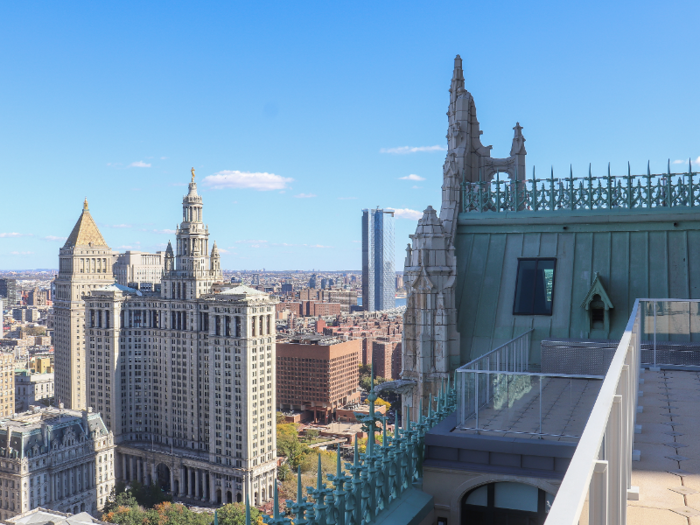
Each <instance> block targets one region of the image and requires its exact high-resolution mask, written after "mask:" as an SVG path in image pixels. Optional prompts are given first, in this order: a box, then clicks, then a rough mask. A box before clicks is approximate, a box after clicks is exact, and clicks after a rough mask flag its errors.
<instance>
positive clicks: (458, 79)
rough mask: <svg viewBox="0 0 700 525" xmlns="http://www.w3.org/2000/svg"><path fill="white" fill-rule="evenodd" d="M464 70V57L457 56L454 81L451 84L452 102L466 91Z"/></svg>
mask: <svg viewBox="0 0 700 525" xmlns="http://www.w3.org/2000/svg"><path fill="white" fill-rule="evenodd" d="M464 91H465V90H464V72H463V71H462V57H460V56H459V55H457V56H456V57H455V68H454V71H453V72H452V83H451V84H450V102H454V101H455V100H457V97H458V96H459V95H461V94H462V93H463V92H464Z"/></svg>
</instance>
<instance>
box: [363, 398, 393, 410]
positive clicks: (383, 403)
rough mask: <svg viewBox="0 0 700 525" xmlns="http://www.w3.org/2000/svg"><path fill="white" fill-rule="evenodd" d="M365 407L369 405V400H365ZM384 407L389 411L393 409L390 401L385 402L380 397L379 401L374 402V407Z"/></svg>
mask: <svg viewBox="0 0 700 525" xmlns="http://www.w3.org/2000/svg"><path fill="white" fill-rule="evenodd" d="M364 403H365V405H369V400H367V399H365V401H364ZM377 405H379V406H383V407H386V409H387V410H389V409H390V408H391V403H389V402H388V401H384V400H383V399H382V398H381V397H378V398H377V400H376V401H375V402H374V406H377Z"/></svg>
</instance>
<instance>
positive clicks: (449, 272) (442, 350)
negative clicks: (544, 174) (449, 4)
mask: <svg viewBox="0 0 700 525" xmlns="http://www.w3.org/2000/svg"><path fill="white" fill-rule="evenodd" d="M449 92H450V103H449V106H448V109H447V118H448V129H447V146H448V150H447V157H446V159H445V164H444V166H443V185H442V205H441V207H440V215H439V216H438V215H437V213H436V211H435V210H434V209H433V208H432V206H428V208H427V209H426V210H425V211H424V212H423V217H422V218H421V219H420V220H419V221H418V226H417V228H416V233H415V234H414V235H411V236H410V237H411V241H412V242H411V244H409V245H408V246H407V248H406V260H405V263H404V285H405V287H406V292H407V299H406V313H405V315H404V341H403V372H402V378H403V379H405V380H409V381H414V382H415V384H416V388H414V389H413V390H412V393H410V394H404V406H405V407H406V408H408V409H411V407H413V408H412V410H411V415H412V417H413V418H415V417H417V409H418V404H419V400H421V399H423V400H425V401H426V406H427V398H428V396H429V395H437V394H438V392H439V390H440V384H441V382H442V381H445V380H446V379H447V377H448V376H449V373H450V370H454V369H455V368H456V367H457V366H459V365H460V364H462V363H461V356H460V334H459V331H458V329H457V315H458V313H457V300H456V284H457V258H456V255H455V244H456V237H457V223H458V216H459V213H460V211H461V206H462V198H461V193H462V192H461V188H462V185H463V184H464V183H465V182H478V181H482V180H489V179H490V178H491V177H493V175H494V174H495V173H501V172H502V173H508V174H509V175H510V176H511V178H512V179H518V180H523V179H524V178H525V155H526V154H527V152H526V151H525V138H524V137H523V135H522V127H521V126H520V124H517V123H516V125H515V127H514V128H513V129H514V130H515V136H514V138H513V144H512V147H511V151H510V156H509V157H507V158H503V159H497V158H492V157H491V146H484V145H483V144H482V143H481V133H482V132H481V129H480V127H479V121H478V120H477V118H476V106H475V104H474V98H473V97H472V95H471V93H469V91H467V90H466V89H465V88H464V73H463V71H462V59H461V58H460V56H459V55H457V57H456V58H455V64H454V71H453V74H452V82H451V85H450V90H449Z"/></svg>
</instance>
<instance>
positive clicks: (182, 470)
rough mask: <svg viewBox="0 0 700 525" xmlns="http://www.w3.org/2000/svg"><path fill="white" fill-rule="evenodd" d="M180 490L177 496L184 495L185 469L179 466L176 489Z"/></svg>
mask: <svg viewBox="0 0 700 525" xmlns="http://www.w3.org/2000/svg"><path fill="white" fill-rule="evenodd" d="M178 488H179V489H180V493H179V494H178V496H184V495H185V467H183V466H181V467H180V486H179V487H178Z"/></svg>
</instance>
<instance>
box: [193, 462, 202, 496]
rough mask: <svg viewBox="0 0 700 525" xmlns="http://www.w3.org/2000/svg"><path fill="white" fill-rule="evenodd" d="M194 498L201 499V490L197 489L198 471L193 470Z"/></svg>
mask: <svg viewBox="0 0 700 525" xmlns="http://www.w3.org/2000/svg"><path fill="white" fill-rule="evenodd" d="M194 497H195V498H199V497H201V489H200V488H199V469H194Z"/></svg>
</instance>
